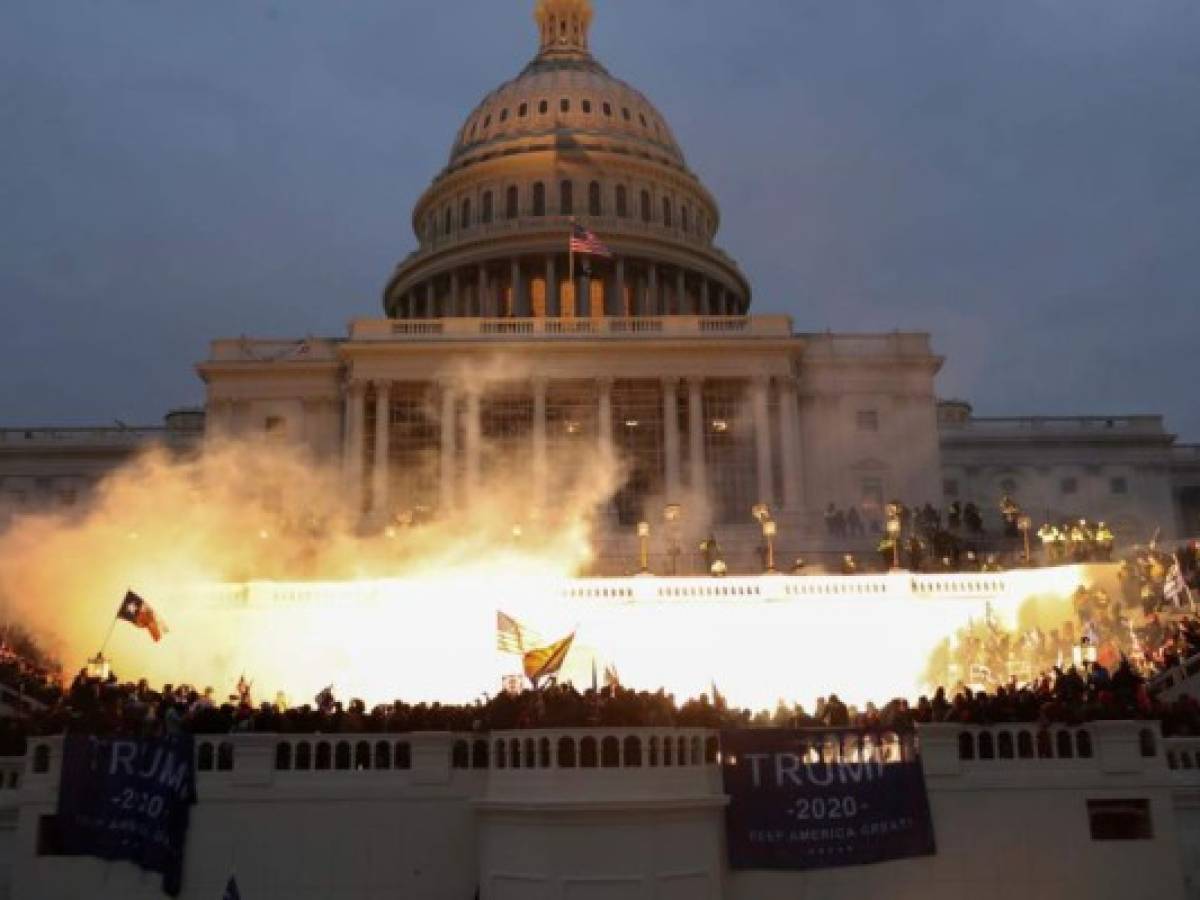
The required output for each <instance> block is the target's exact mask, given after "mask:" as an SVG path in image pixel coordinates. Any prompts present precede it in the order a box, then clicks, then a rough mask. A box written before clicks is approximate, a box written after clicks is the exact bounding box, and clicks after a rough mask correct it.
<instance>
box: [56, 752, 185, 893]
mask: <svg viewBox="0 0 1200 900" xmlns="http://www.w3.org/2000/svg"><path fill="white" fill-rule="evenodd" d="M193 746H194V744H193V741H192V736H191V735H190V734H178V735H171V736H168V737H163V738H157V739H124V738H98V737H92V736H89V735H82V734H72V735H68V736H67V738H66V740H65V742H64V744H63V767H62V778H61V780H60V781H59V794H58V816H57V833H58V841H59V844H60V849H61V852H63V853H64V854H81V855H87V856H99V857H101V858H102V859H108V860H129V861H130V862H133V863H135V864H136V865H138V866H141V867H142V868H143V869H147V870H149V871H153V872H160V873H162V876H163V890H164V891H166V892H167V894H169V895H170V896H172V897H175V896H178V894H179V891H180V889H181V884H182V872H183V850H184V844H185V841H186V840H187V828H188V820H189V817H190V813H191V806H192V804H193V803H195V801H196V782H195V770H194V766H193V761H194V759H195V756H194V754H193Z"/></svg>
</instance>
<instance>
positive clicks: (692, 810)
mask: <svg viewBox="0 0 1200 900" xmlns="http://www.w3.org/2000/svg"><path fill="white" fill-rule="evenodd" d="M1144 727H1145V725H1144V724H1143V723H1132V722H1107V723H1093V724H1091V725H1088V726H1086V727H1085V728H1083V729H1076V730H1072V731H1071V732H1069V738H1070V743H1071V747H1072V752H1071V755H1070V756H1066V755H1065V754H1063V753H1062V752H1061V749H1062V748H1060V747H1059V741H1058V736H1057V732H1055V733H1054V734H1052V736H1051V737H1052V741H1051V746H1052V750H1051V753H1050V755H1049V756H1046V757H1042V758H1019V756H1018V758H1000V757H1001V756H1003V751H1002V750H1001V751H1000V753H998V754H997V755H996V758H978V757H979V753H978V752H977V753H976V754H975V756H976V758H975V759H970V760H964V759H961V758H960V754H959V737H960V733H961V731H962V729H960V728H958V727H956V726H932V727H926V728H923V729H921V731H920V735H919V740H920V745H921V754H922V759H923V763H924V766H925V771H926V778H927V783H928V788H929V794H930V803H931V808H932V812H933V818H934V829H935V833H936V837H937V843H938V853H937V855H936V856H932V857H925V858H920V859H913V860H903V861H896V862H890V863H883V864H879V865H874V866H860V867H853V868H843V869H828V870H821V871H813V872H807V873H802V872H771V873H768V872H731V871H729V870H728V868H727V867H726V865H725V862H724V834H723V814H722V808H723V806H724V803H725V797H724V795H723V794H722V792H721V787H720V770H719V767H718V766H717V765H715V764H713V763H710V762H709V761H708V760H711V759H712V758H713V756H712V754H713V752H714V751H715V749H716V747H715V744H714V743H713V740H714V739H715V735H712V734H709V733H706V732H703V731H695V730H687V729H683V730H678V729H623V730H616V729H611V730H610V729H606V730H556V731H533V732H511V733H496V734H491V735H458V736H456V735H447V734H415V735H364V736H349V735H335V736H324V737H322V736H304V737H300V736H285V737H282V738H279V739H278V740H282V741H284V742H286V743H288V744H289V745H291V747H292V750H293V753H294V752H295V750H296V748H298V746H299V745H300V744H302V743H309V744H310V745H315V744H316V743H318V742H320V741H322V740H327V741H331V742H333V743H334V744H336V742H337V741H339V740H345V741H347V742H348V743H349V745H350V747H351V749H352V748H353V747H354V745H355V744H356V743H357V742H358V741H359V740H360V738H361V739H365V740H368V741H370V742H372V744H374V742H376V741H378V740H381V739H386V740H388V741H390V742H392V743H393V744H394V743H396V742H403V743H406V744H407V745H408V748H409V749H408V754H409V755H408V756H407V757H406V762H408V763H409V766H408V768H403V769H399V770H397V769H394V768H393V769H388V770H376V769H366V770H359V771H355V770H339V769H336V768H335V769H331V770H324V771H294V770H292V771H280V770H278V769H277V768H276V756H275V753H276V742H277V738H276V737H275V736H273V735H242V736H234V737H230V738H228V740H229V742H230V744H231V745H232V747H233V757H232V767H231V768H230V769H228V770H227V771H205V772H201V773H200V775H199V792H200V802H199V804H198V805H197V806H196V807H195V809H194V812H193V820H192V828H191V833H190V836H189V845H188V857H187V865H186V869H185V888H184V893H183V896H184V897H185V898H205V900H209V898H213V897H219V896H220V893H221V890H222V888H223V886H224V883H225V881H226V879H227V878H228V877H229V875H230V874H236V876H237V878H238V882H239V885H240V887H241V891H242V895H243V896H244V897H246V898H247V900H264V898H281V900H282V898H314V900H315V898H330V897H337V898H355V900H357V898H362V900H376V898H379V900H382V898H401V897H402V898H418V897H419V898H447V900H450V898H456V900H462V898H468V900H469V898H472V897H473V896H474V895H475V890H476V888H477V887H478V888H479V890H480V896H481V897H482V898H484V900H509V898H513V900H516V898H520V900H528V898H546V900H551V898H553V900H591V898H597V900H599V898H603V900H613V898H638V900H648V898H665V900H694V898H713V900H716V898H722V897H724V898H732V900H743V898H744V900H773V898H784V897H786V898H789V900H795V898H816V897H821V898H829V897H834V898H838V897H846V898H850V897H854V898H859V897H871V896H888V897H914V898H915V897H922V898H943V897H945V898H955V900H958V898H962V897H968V896H969V897H984V898H991V897H995V898H1000V897H1004V898H1009V897H1012V896H1013V895H1014V894H1019V895H1020V896H1022V897H1028V898H1042V897H1045V898H1062V897H1084V896H1087V897H1097V898H1105V897H1113V898H1131V897H1156V898H1173V897H1183V896H1184V868H1183V865H1182V864H1181V860H1182V861H1183V862H1185V863H1186V864H1187V866H1188V870H1189V877H1192V878H1194V877H1195V872H1196V870H1195V869H1194V866H1195V864H1196V861H1197V859H1198V858H1200V854H1198V852H1197V847H1198V846H1200V827H1198V826H1200V818H1198V817H1197V816H1196V814H1195V810H1194V809H1193V808H1192V805H1193V803H1194V798H1195V797H1196V796H1197V791H1198V790H1200V778H1198V777H1197V775H1196V774H1195V773H1196V772H1197V770H1195V769H1183V768H1181V767H1180V766H1179V756H1180V754H1179V753H1178V752H1175V751H1172V756H1171V759H1172V761H1173V762H1174V764H1175V765H1176V768H1174V769H1172V768H1170V767H1169V766H1168V763H1167V757H1166V753H1165V750H1164V742H1163V741H1162V740H1161V739H1159V738H1158V737H1157V729H1154V732H1153V733H1152V734H1151V735H1150V737H1151V738H1152V746H1150V747H1148V748H1146V749H1148V750H1150V751H1151V752H1150V753H1149V754H1148V755H1147V754H1145V753H1144V752H1143V745H1142V743H1141V737H1142V736H1141V731H1142V729H1143V728H1144ZM967 730H968V731H969V732H970V734H971V738H972V740H973V742H974V745H975V746H976V747H980V746H982V744H981V741H983V740H984V739H983V738H981V735H982V734H983V733H985V732H986V733H987V734H988V735H989V737H990V740H991V741H992V742H993V746H995V747H1002V746H1003V744H1002V742H1001V738H1000V734H1001V733H1002V732H1005V731H1007V732H1008V733H1009V738H1010V739H1011V740H1012V742H1013V746H1014V747H1019V746H1020V744H1019V740H1020V738H1019V732H1021V731H1022V730H1025V731H1029V732H1030V733H1031V734H1032V733H1033V728H1032V726H1005V727H996V728H991V729H978V728H973V729H967ZM1080 732H1082V733H1083V734H1085V735H1086V740H1087V741H1090V746H1091V753H1090V754H1088V755H1080V753H1079V752H1078V749H1077V748H1079V746H1080V744H1079V741H1080ZM681 737H682V738H683V746H684V748H685V752H683V753H682V755H680V754H678V753H676V754H675V756H674V758H673V760H672V763H673V765H672V766H670V767H664V766H663V765H662V762H663V758H662V755H661V750H660V752H659V754H658V756H657V759H656V760H655V761H656V762H657V763H658V765H655V766H650V765H649V762H650V757H649V754H648V749H649V746H650V744H649V742H650V740H651V739H654V740H656V741H658V742H659V743H658V746H659V747H660V748H661V746H662V742H664V741H667V740H670V741H671V742H672V744H673V745H675V746H677V743H678V739H679V738H681ZM589 738H590V739H594V740H596V741H597V752H598V759H599V761H600V762H601V763H604V762H607V763H609V764H610V765H607V766H605V765H598V766H597V767H595V768H590V767H580V765H578V764H579V763H582V762H583V756H582V755H581V754H582V753H583V750H582V747H583V742H584V741H585V740H587V739H589ZM605 738H614V739H616V740H617V741H618V742H619V749H615V747H610V748H609V751H611V752H609V753H608V754H607V758H605V753H604V752H601V750H600V748H601V747H602V746H603V741H604V739H605ZM209 740H212V741H216V740H220V739H219V738H213V739H209ZM543 740H544V741H545V744H544V745H543ZM456 741H463V742H464V745H463V746H460V748H459V754H460V755H459V762H468V757H466V756H463V755H462V754H463V751H470V749H471V744H472V742H475V741H486V743H487V746H488V750H489V756H490V762H491V766H489V767H488V768H482V767H478V768H460V767H456V766H455V765H452V760H453V759H454V755H453V745H454V743H455V742H456ZM514 742H516V743H517V744H518V747H519V752H520V754H521V762H522V765H521V766H520V767H519V768H514V767H513V766H512V760H513V758H514V757H513V755H512V749H511V748H512V744H513V743H514ZM45 743H46V745H47V746H48V747H49V748H50V751H51V758H50V764H49V766H48V769H47V771H45V772H34V771H33V756H32V754H31V756H30V758H29V759H28V760H26V763H25V769H24V772H23V774H22V776H21V778H22V781H21V784H20V786H19V787H18V788H16V789H13V788H11V787H7V788H5V789H0V877H3V875H4V873H5V872H7V873H8V878H9V880H8V881H6V882H5V883H4V884H3V885H0V897H2V896H11V897H14V898H21V900H25V898H29V900H34V898H56V900H58V898H63V900H66V898H85V897H86V898H89V900H94V898H122V900H136V898H152V897H158V896H161V895H160V893H159V889H158V879H157V878H156V877H153V876H150V875H143V874H141V873H139V872H138V871H137V870H136V869H135V868H134V867H133V866H132V865H130V864H127V863H105V862H101V861H99V860H93V859H76V858H61V857H59V858H55V857H38V856H36V855H35V847H36V830H37V823H38V818H39V816H42V815H48V814H50V813H52V812H53V809H54V804H55V796H56V790H57V781H58V762H59V761H58V756H59V753H60V750H61V744H60V739H48V740H47V741H46V742H45ZM560 743H570V744H571V745H572V747H573V749H574V752H575V760H576V763H577V765H576V766H571V767H568V766H564V765H561V764H560V763H561V761H562V760H561V759H560V757H559V756H558V749H559V747H560ZM497 744H503V745H504V748H505V756H506V762H508V763H509V765H508V766H506V767H504V768H499V767H497V766H496V762H497ZM635 744H636V745H637V747H638V748H639V749H638V752H637V754H636V755H634V753H633V751H632V750H631V749H630V748H632V747H633V746H634V745H635ZM543 747H544V749H543ZM1197 749H1200V744H1198V745H1197ZM528 750H533V752H532V754H531V753H529V752H527V751H528ZM1194 758H1195V759H1197V760H1200V755H1197V754H1194ZM681 760H682V762H683V764H682V765H681V764H680V762H681ZM476 761H477V760H476ZM635 762H637V763H639V764H638V765H635V764H634V763H635ZM2 775H3V772H2V771H0V776H2ZM0 784H7V782H5V781H4V780H3V778H0ZM1103 798H1110V799H1130V798H1139V799H1146V800H1148V801H1149V803H1150V808H1151V811H1152V816H1153V831H1154V833H1153V838H1152V839H1150V840H1139V841H1103V842H1101V841H1094V840H1092V839H1091V837H1090V833H1089V827H1088V816H1087V808H1086V802H1087V800H1089V799H1103ZM10 860H11V862H10ZM6 865H7V866H8V867H7V868H6ZM5 890H7V891H8V893H7V894H6V893H5Z"/></svg>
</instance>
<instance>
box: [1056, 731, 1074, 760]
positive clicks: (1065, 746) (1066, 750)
mask: <svg viewBox="0 0 1200 900" xmlns="http://www.w3.org/2000/svg"><path fill="white" fill-rule="evenodd" d="M1054 744H1055V750H1056V751H1057V752H1056V753H1055V755H1056V756H1057V757H1058V758H1059V759H1071V758H1072V757H1073V756H1074V755H1075V747H1074V745H1073V744H1072V743H1071V732H1069V731H1060V732H1058V733H1057V734H1056V735H1055V737H1054Z"/></svg>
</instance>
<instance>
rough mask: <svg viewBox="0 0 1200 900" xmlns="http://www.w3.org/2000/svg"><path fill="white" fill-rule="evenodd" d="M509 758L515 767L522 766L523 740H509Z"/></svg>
mask: <svg viewBox="0 0 1200 900" xmlns="http://www.w3.org/2000/svg"><path fill="white" fill-rule="evenodd" d="M508 753H509V756H508V759H509V761H510V762H511V763H512V767H513V768H514V769H519V768H521V742H520V741H519V740H517V739H516V738H513V739H512V740H511V741H509V742H508Z"/></svg>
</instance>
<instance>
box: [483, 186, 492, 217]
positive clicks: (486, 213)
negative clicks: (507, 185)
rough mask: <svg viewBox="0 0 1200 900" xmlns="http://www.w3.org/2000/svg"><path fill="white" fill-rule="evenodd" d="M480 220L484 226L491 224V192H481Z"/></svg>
mask: <svg viewBox="0 0 1200 900" xmlns="http://www.w3.org/2000/svg"><path fill="white" fill-rule="evenodd" d="M481 218H482V220H483V224H484V225H490V224H491V223H492V192H491V191H484V192H483V215H482V217H481Z"/></svg>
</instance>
